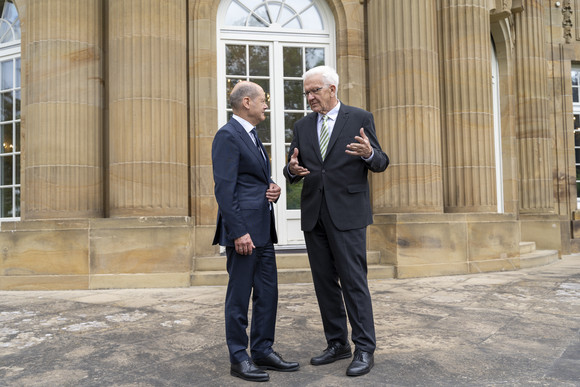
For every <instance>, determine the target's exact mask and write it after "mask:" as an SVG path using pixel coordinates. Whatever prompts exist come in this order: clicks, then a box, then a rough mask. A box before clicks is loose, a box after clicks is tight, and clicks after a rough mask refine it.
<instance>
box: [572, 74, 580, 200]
mask: <svg viewBox="0 0 580 387" xmlns="http://www.w3.org/2000/svg"><path fill="white" fill-rule="evenodd" d="M572 72H577V73H578V77H579V80H578V85H573V84H570V86H571V90H572V111H573V117H574V119H576V116H577V115H578V116H580V65H573V66H572ZM571 75H572V74H571ZM574 89H576V91H577V94H576V95H577V96H578V101H574V92H573V91H574ZM575 124H576V123H575ZM577 133H580V126H579V127H578V129H576V125H574V158H575V160H574V164H575V167H576V168H575V169H577V168H579V167H580V159H578V158H576V151H577V150H580V146H576V134H577ZM578 183H580V178H579V177H578V173H576V187H578ZM576 208H580V189H578V188H577V189H576Z"/></svg>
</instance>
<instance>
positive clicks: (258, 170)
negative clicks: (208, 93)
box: [212, 81, 299, 382]
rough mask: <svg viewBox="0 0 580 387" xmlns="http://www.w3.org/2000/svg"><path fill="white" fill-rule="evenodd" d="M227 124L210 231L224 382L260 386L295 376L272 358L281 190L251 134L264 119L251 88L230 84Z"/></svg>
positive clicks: (258, 92)
mask: <svg viewBox="0 0 580 387" xmlns="http://www.w3.org/2000/svg"><path fill="white" fill-rule="evenodd" d="M230 105H231V107H232V110H233V113H234V115H233V117H232V118H231V119H230V121H229V122H228V123H227V124H225V125H224V126H223V127H222V128H220V129H219V130H218V132H217V133H216V135H215V138H214V141H213V145H212V162H213V177H214V182H215V197H216V200H217V203H218V207H219V210H218V217H217V227H216V233H215V237H214V241H213V244H214V245H215V244H218V243H219V244H220V245H221V246H225V247H226V254H227V270H228V274H229V281H228V288H227V293H226V302H225V323H226V324H225V325H226V340H227V345H228V350H229V353H230V362H231V369H230V374H231V375H232V376H236V377H239V378H241V379H244V380H249V381H256V382H263V381H268V380H269V378H270V376H269V375H268V373H267V372H266V371H265V370H268V369H269V370H275V371H284V372H289V371H296V370H298V368H299V364H298V363H296V362H287V361H285V360H284V359H282V357H281V356H280V355H279V354H277V353H276V352H274V350H273V349H272V345H273V344H274V331H275V323H276V310H277V307H278V275H277V269H276V255H275V252H274V245H273V244H274V243H277V242H278V238H277V234H276V229H275V225H274V212H273V208H272V206H273V203H275V202H276V201H277V200H278V198H279V197H280V192H281V189H280V187H279V186H278V185H276V183H274V181H272V178H271V177H270V175H271V171H270V168H271V167H270V161H269V158H268V154H267V153H266V149H265V148H264V146H263V145H262V143H261V141H260V140H259V138H258V136H257V134H256V131H255V127H256V125H258V124H259V123H260V122H262V121H264V119H265V118H266V116H265V111H266V109H267V108H268V105H267V104H266V95H265V93H264V90H263V89H262V88H261V87H260V86H259V85H257V84H255V83H252V82H247V81H242V82H238V83H237V84H236V86H235V87H234V89H233V90H232V92H231V94H230ZM252 292H253V295H252V302H253V306H252V326H251V329H250V336H251V340H250V343H251V348H250V350H251V356H249V355H248V353H247V347H248V335H247V333H246V330H247V327H248V308H249V302H250V294H252Z"/></svg>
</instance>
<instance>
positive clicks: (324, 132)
mask: <svg viewBox="0 0 580 387" xmlns="http://www.w3.org/2000/svg"><path fill="white" fill-rule="evenodd" d="M327 120H328V116H327V115H324V116H322V127H321V128H320V154H321V155H322V160H324V159H325V158H326V148H327V147H328V139H329V137H330V136H329V135H328V123H327V122H326V121H327Z"/></svg>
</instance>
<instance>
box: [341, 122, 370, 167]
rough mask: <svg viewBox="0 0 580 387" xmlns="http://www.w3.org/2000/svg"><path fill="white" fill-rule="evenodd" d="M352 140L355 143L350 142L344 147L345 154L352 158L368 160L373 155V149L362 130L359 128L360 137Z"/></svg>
mask: <svg viewBox="0 0 580 387" xmlns="http://www.w3.org/2000/svg"><path fill="white" fill-rule="evenodd" d="M354 139H355V140H356V141H357V142H351V143H350V144H348V145H347V146H346V153H348V154H349V155H353V156H360V157H362V158H365V159H368V158H369V157H371V155H372V154H373V148H372V147H371V143H370V141H369V138H368V137H367V135H366V134H365V130H364V128H360V137H359V136H355V137H354Z"/></svg>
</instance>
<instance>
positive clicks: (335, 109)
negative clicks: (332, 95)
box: [318, 101, 340, 121]
mask: <svg viewBox="0 0 580 387" xmlns="http://www.w3.org/2000/svg"><path fill="white" fill-rule="evenodd" d="M339 110H340V101H338V103H337V104H336V106H335V107H333V108H332V109H331V110H330V111H329V112H328V113H326V116H327V117H328V118H329V119H330V120H332V121H336V117H338V111H339ZM323 116H324V114H320V113H318V119H319V120H322V117H323Z"/></svg>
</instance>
